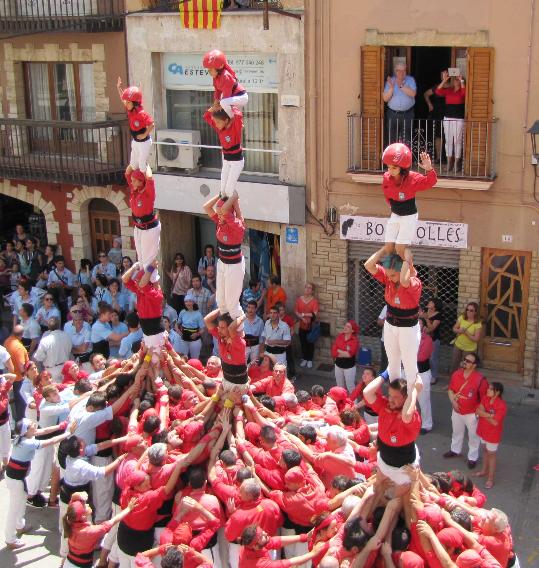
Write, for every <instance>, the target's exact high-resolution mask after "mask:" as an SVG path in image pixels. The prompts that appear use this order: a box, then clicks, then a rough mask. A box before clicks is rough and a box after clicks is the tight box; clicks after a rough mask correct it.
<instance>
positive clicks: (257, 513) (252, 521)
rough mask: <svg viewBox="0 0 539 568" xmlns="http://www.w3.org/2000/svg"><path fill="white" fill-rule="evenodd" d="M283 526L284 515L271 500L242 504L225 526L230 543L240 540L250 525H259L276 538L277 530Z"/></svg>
mask: <svg viewBox="0 0 539 568" xmlns="http://www.w3.org/2000/svg"><path fill="white" fill-rule="evenodd" d="M282 524H283V515H282V514H281V509H279V505H277V503H275V501H272V500H271V499H257V500H256V501H251V502H249V503H242V504H241V505H240V508H239V509H237V510H236V511H234V513H232V515H231V516H230V518H229V519H228V521H227V523H226V526H225V536H226V538H227V540H228V541H229V542H235V541H236V540H237V539H238V538H240V536H241V533H242V532H243V529H245V528H246V527H248V526H249V525H257V526H259V527H260V528H261V529H263V530H264V531H266V532H267V533H268V534H269V535H270V536H274V535H275V533H276V532H277V529H278V528H279V527H280V526H281V525H282Z"/></svg>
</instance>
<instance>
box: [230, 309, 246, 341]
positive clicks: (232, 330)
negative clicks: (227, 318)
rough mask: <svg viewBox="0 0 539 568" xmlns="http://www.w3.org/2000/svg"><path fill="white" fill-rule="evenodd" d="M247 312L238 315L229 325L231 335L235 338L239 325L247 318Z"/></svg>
mask: <svg viewBox="0 0 539 568" xmlns="http://www.w3.org/2000/svg"><path fill="white" fill-rule="evenodd" d="M245 317H246V316H245V314H242V315H241V316H238V317H237V318H236V319H235V320H234V321H233V322H232V323H231V324H230V325H229V326H228V333H230V337H232V338H234V337H236V335H238V327H239V326H240V325H241V324H242V323H243V320H244V319H245Z"/></svg>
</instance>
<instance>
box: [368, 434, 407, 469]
mask: <svg viewBox="0 0 539 568" xmlns="http://www.w3.org/2000/svg"><path fill="white" fill-rule="evenodd" d="M376 443H377V445H378V451H379V452H380V457H381V458H382V459H383V460H384V462H385V463H386V464H387V465H390V466H392V467H402V466H403V465H408V464H411V463H414V462H415V459H416V457H417V456H416V449H415V442H412V443H411V444H406V445H404V446H389V445H388V444H385V443H384V442H382V440H380V436H378V439H377V442H376Z"/></svg>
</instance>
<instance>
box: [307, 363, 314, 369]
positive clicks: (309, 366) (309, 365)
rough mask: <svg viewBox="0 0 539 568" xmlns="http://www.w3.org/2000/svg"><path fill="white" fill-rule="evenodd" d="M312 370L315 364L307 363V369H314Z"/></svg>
mask: <svg viewBox="0 0 539 568" xmlns="http://www.w3.org/2000/svg"><path fill="white" fill-rule="evenodd" d="M312 368H313V362H312V361H307V369H312Z"/></svg>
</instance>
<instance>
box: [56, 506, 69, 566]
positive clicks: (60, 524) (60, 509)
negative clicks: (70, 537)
mask: <svg viewBox="0 0 539 568" xmlns="http://www.w3.org/2000/svg"><path fill="white" fill-rule="evenodd" d="M58 512H59V516H58V529H59V532H60V556H61V557H62V558H65V557H66V556H67V552H68V546H67V538H64V523H63V522H62V519H63V518H64V515H65V514H66V513H67V505H66V504H65V503H64V502H63V501H62V500H61V499H60V501H59V503H58Z"/></svg>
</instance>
